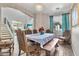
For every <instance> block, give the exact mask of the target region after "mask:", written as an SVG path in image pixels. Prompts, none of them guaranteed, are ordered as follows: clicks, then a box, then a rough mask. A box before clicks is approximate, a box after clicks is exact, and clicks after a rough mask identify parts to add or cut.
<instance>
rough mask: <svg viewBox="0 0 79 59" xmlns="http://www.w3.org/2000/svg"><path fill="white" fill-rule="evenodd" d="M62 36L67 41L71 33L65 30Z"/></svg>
mask: <svg viewBox="0 0 79 59" xmlns="http://www.w3.org/2000/svg"><path fill="white" fill-rule="evenodd" d="M63 36H64V37H66V40H67V41H68V40H69V39H71V33H70V31H69V30H65V32H64V33H63Z"/></svg>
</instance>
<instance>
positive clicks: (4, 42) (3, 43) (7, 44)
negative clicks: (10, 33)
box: [0, 40, 13, 49]
mask: <svg viewBox="0 0 79 59" xmlns="http://www.w3.org/2000/svg"><path fill="white" fill-rule="evenodd" d="M12 43H13V41H11V40H2V41H0V48H2V49H3V48H7V47H11V45H12Z"/></svg>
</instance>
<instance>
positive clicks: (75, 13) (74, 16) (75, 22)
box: [72, 6, 78, 26]
mask: <svg viewBox="0 0 79 59" xmlns="http://www.w3.org/2000/svg"><path fill="white" fill-rule="evenodd" d="M76 25H78V11H77V6H75V7H74V9H73V10H72V26H76Z"/></svg>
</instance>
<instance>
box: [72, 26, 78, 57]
mask: <svg viewBox="0 0 79 59" xmlns="http://www.w3.org/2000/svg"><path fill="white" fill-rule="evenodd" d="M72 49H73V52H74V55H76V56H79V27H74V28H72Z"/></svg>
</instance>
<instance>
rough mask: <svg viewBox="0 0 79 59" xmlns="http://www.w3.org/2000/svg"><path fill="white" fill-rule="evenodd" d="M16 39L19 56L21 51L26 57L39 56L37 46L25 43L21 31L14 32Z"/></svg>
mask: <svg viewBox="0 0 79 59" xmlns="http://www.w3.org/2000/svg"><path fill="white" fill-rule="evenodd" d="M16 34H17V39H18V42H19V54H18V55H21V50H22V51H24V52H25V53H26V55H39V54H40V50H39V49H40V48H39V46H37V45H33V46H32V45H30V44H29V43H28V42H27V38H26V37H25V33H24V32H23V31H21V30H16Z"/></svg>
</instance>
